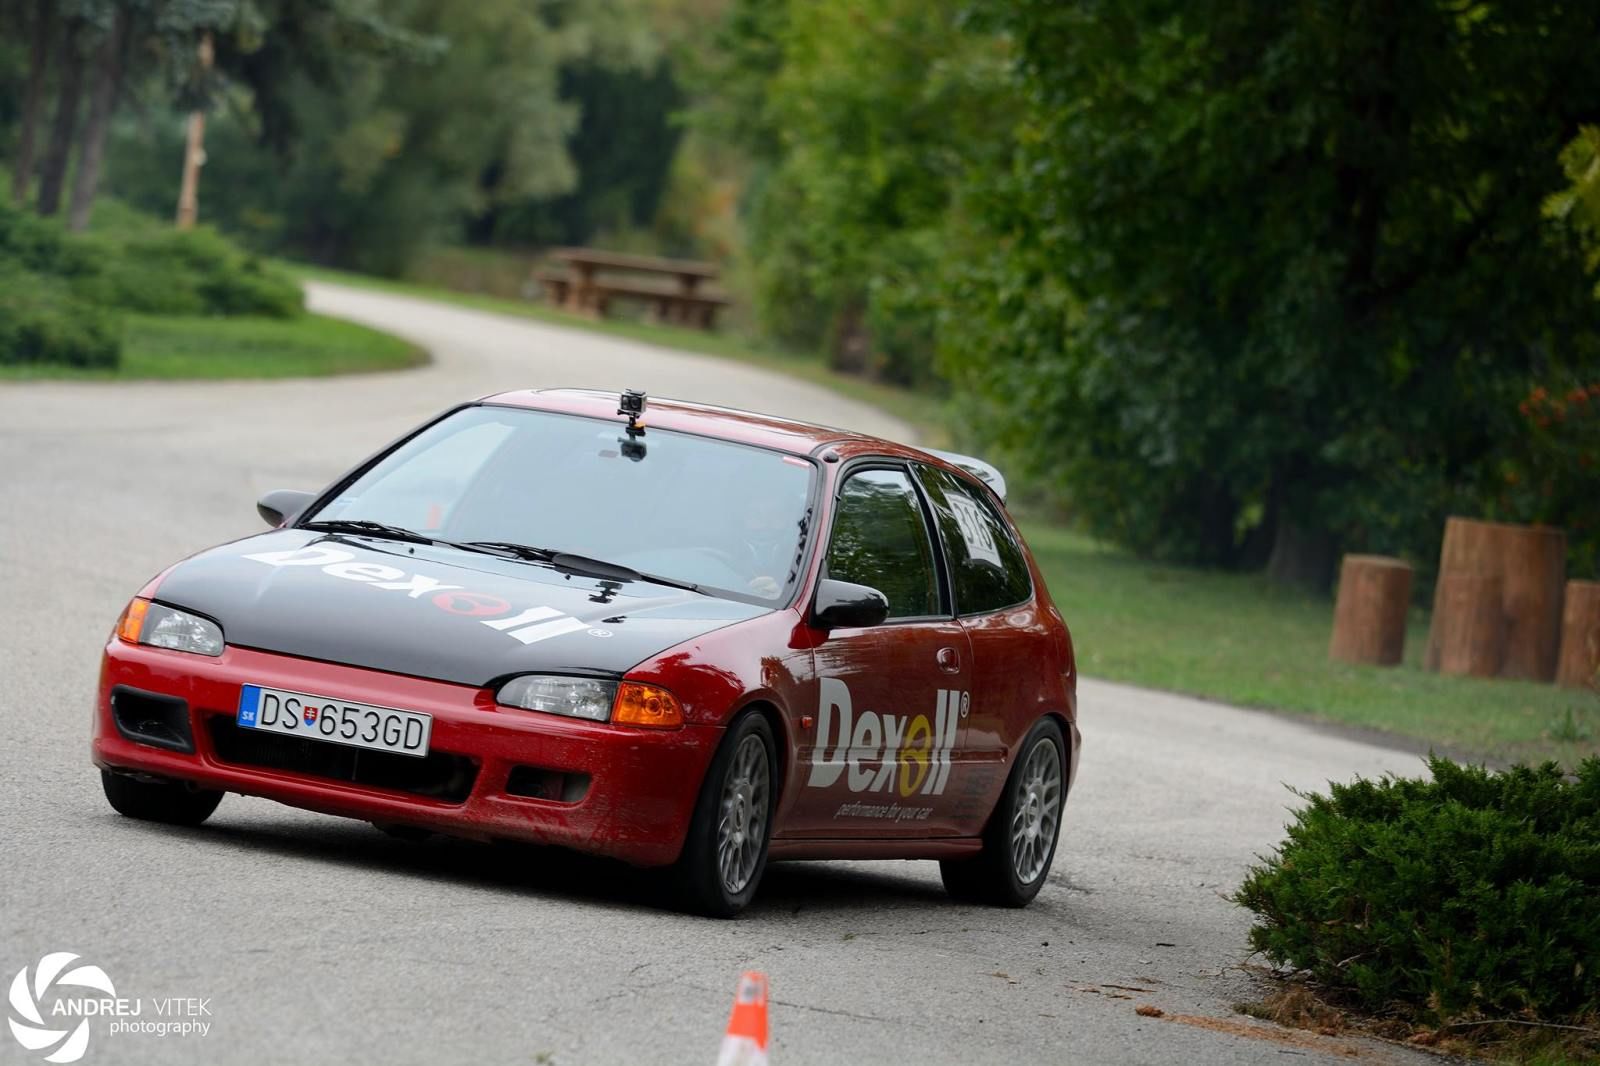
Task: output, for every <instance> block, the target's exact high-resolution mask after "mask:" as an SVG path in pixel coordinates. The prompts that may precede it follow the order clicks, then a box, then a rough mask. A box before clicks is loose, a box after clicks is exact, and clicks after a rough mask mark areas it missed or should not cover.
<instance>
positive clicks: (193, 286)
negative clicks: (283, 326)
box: [90, 228, 302, 318]
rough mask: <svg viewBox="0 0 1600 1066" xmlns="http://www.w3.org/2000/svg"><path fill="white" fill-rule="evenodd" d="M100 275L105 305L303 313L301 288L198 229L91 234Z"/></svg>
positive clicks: (97, 285)
mask: <svg viewBox="0 0 1600 1066" xmlns="http://www.w3.org/2000/svg"><path fill="white" fill-rule="evenodd" d="M91 240H92V241H93V243H94V245H95V246H96V247H97V248H98V249H99V250H100V253H101V264H102V269H101V272H100V276H99V277H98V278H96V279H95V280H94V281H93V282H92V283H90V291H92V293H93V295H94V297H95V298H96V299H97V300H98V301H99V302H101V303H105V304H108V305H111V306H115V307H121V308H124V309H126V310H129V311H139V312H143V313H146V314H162V315H264V316H268V317H271V318H289V317H292V316H294V315H297V314H299V313H300V311H301V310H302V300H301V295H300V287H299V285H297V284H296V283H295V282H294V281H293V279H291V278H289V277H288V276H287V275H284V274H282V273H279V272H278V271H275V270H272V269H270V268H268V267H267V266H265V265H264V264H263V263H262V262H261V260H259V259H257V258H256V257H254V256H251V255H247V254H246V253H244V252H242V251H240V249H239V248H238V247H237V246H235V245H234V244H232V243H230V242H229V241H227V240H226V239H224V238H223V237H221V236H220V235H218V234H217V232H216V231H215V230H211V229H207V228H200V229H195V230H189V231H187V232H179V231H177V230H154V231H149V232H133V233H127V234H119V235H117V236H109V237H95V238H91Z"/></svg>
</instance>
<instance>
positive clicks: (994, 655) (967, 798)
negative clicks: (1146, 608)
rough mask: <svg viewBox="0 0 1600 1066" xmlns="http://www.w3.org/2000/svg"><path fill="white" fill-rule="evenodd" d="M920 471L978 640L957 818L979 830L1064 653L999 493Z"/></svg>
mask: <svg viewBox="0 0 1600 1066" xmlns="http://www.w3.org/2000/svg"><path fill="white" fill-rule="evenodd" d="M916 476H917V481H918V483H919V484H920V485H921V487H922V489H923V492H924V494H925V495H926V498H927V500H928V503H929V505H930V507H931V508H932V511H933V516H934V525H935V527H936V528H937V529H938V533H939V545H940V548H941V551H942V553H943V556H944V560H945V563H946V567H947V570H948V572H949V578H950V586H951V594H952V596H953V599H954V606H955V613H956V615H957V617H958V618H959V619H960V622H961V624H962V626H963V628H965V630H966V633H967V637H968V640H969V641H970V654H971V656H972V666H971V674H970V677H971V702H970V707H969V713H968V715H967V718H966V731H965V733H964V735H963V744H962V749H963V750H962V762H961V774H960V782H961V788H960V790H959V792H958V793H957V795H956V796H955V797H954V807H955V809H954V811H953V817H955V818H957V819H958V820H960V822H961V824H962V826H963V827H964V831H966V832H975V831H977V830H979V829H981V828H982V825H983V821H984V820H985V819H987V817H988V815H989V812H990V811H991V810H992V809H993V807H994V802H995V800H996V799H997V798H998V797H999V795H1000V790H1001V788H1002V787H1003V786H1004V784H1005V775H1006V772H1007V769H1008V765H1009V761H1010V757H1011V753H1012V751H1013V749H1014V748H1015V747H1016V745H1017V744H1019V743H1020V742H1021V740H1022V738H1023V736H1024V735H1025V734H1026V733H1027V731H1028V730H1029V729H1030V728H1031V727H1032V725H1033V723H1034V721H1035V720H1037V719H1038V717H1039V716H1040V715H1041V714H1043V713H1044V712H1045V710H1047V709H1048V708H1047V706H1046V705H1045V704H1044V703H1043V702H1042V701H1043V700H1044V698H1045V696H1044V694H1045V693H1047V692H1048V691H1050V686H1048V685H1045V684H1041V677H1042V673H1041V672H1043V671H1048V670H1050V669H1052V668H1054V664H1057V663H1058V661H1059V658H1060V657H1059V654H1058V652H1057V650H1056V647H1055V644H1054V637H1053V636H1052V633H1051V629H1050V626H1049V623H1048V620H1047V619H1045V618H1043V617H1041V615H1040V612H1039V611H1038V610H1037V607H1036V604H1035V601H1034V595H1033V576H1032V573H1031V572H1030V570H1029V568H1028V561H1027V556H1026V555H1025V553H1024V552H1023V550H1022V547H1021V545H1019V544H1018V542H1017V539H1016V535H1015V533H1014V532H1013V531H1012V529H1011V526H1010V523H1009V522H1007V521H1006V519H1005V517H1004V516H1003V515H1002V513H1001V511H1000V506H999V504H998V503H997V502H996V501H995V500H994V498H993V495H992V494H991V493H990V492H989V491H988V490H987V489H985V488H983V487H982V486H980V485H977V484H975V483H972V482H969V481H968V480H967V479H965V478H962V477H958V476H957V475H955V474H952V473H951V472H949V471H948V470H943V469H940V468H938V467H933V466H928V465H925V464H921V463H918V464H916ZM974 827H976V828H974Z"/></svg>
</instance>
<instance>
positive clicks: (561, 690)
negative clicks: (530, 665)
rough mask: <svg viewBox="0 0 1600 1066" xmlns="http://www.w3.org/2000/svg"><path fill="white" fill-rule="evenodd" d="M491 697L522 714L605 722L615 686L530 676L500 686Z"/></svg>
mask: <svg viewBox="0 0 1600 1066" xmlns="http://www.w3.org/2000/svg"><path fill="white" fill-rule="evenodd" d="M494 698H495V701H496V702H497V703H501V704H503V705H505V706H507V707H520V708H522V709H523V710H525V711H543V712H544V713H545V714H560V715H565V716H566V717H568V718H586V719H588V720H589V721H591V722H607V721H610V720H611V704H612V703H613V702H615V700H616V698H617V683H616V682H615V681H597V680H595V679H594V678H592V677H548V676H544V675H540V674H529V675H527V676H525V677H516V678H512V679H511V680H510V681H507V682H506V683H505V684H504V685H501V686H500V691H499V692H497V693H495V697H494Z"/></svg>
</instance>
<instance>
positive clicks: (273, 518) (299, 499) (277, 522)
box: [256, 489, 317, 529]
mask: <svg viewBox="0 0 1600 1066" xmlns="http://www.w3.org/2000/svg"><path fill="white" fill-rule="evenodd" d="M316 498H317V496H316V493H312V492H301V491H300V490H299V489H273V490H272V491H271V492H269V493H267V494H266V495H265V496H263V497H261V499H259V500H257V501H256V513H257V514H259V515H260V516H261V520H262V521H263V522H265V523H266V524H267V525H269V526H271V527H272V528H273V529H277V528H278V527H279V526H281V525H283V524H284V523H286V522H292V521H293V520H294V519H295V518H296V517H297V516H298V515H299V514H300V512H301V511H304V510H305V509H306V505H307V504H308V503H310V502H311V501H312V500H314V499H316Z"/></svg>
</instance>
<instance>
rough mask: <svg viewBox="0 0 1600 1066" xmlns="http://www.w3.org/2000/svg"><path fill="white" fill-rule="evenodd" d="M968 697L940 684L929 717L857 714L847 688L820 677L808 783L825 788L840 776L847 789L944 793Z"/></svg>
mask: <svg viewBox="0 0 1600 1066" xmlns="http://www.w3.org/2000/svg"><path fill="white" fill-rule="evenodd" d="M967 702H968V697H967V694H966V693H964V692H960V691H957V690H954V689H940V690H939V694H938V696H937V697H936V698H935V700H934V708H933V717H932V718H931V719H930V718H929V717H928V715H926V714H915V715H898V714H880V713H877V712H874V711H862V712H861V713H860V714H859V715H857V714H856V713H855V712H854V709H853V708H852V706H851V703H850V687H849V686H848V685H846V684H845V683H844V682H843V681H840V680H839V679H838V678H836V677H825V678H823V679H822V693H821V698H820V700H819V703H818V707H817V744H816V748H815V750H814V751H813V753H812V762H811V776H810V777H809V778H808V779H807V781H806V784H807V785H809V786H810V787H812V788H827V787H828V786H829V785H832V784H835V783H836V782H837V781H838V780H839V778H840V777H841V776H843V777H844V779H845V784H846V786H847V787H848V788H849V789H850V791H851V792H890V791H898V792H899V794H900V795H902V796H911V795H914V794H917V793H919V792H920V794H922V795H924V796H938V795H942V794H943V792H944V788H945V785H946V784H947V783H948V782H949V780H950V751H951V749H953V748H954V747H955V742H956V731H957V729H958V727H959V725H960V721H961V715H962V712H963V710H964V709H965V708H966V706H967Z"/></svg>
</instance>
